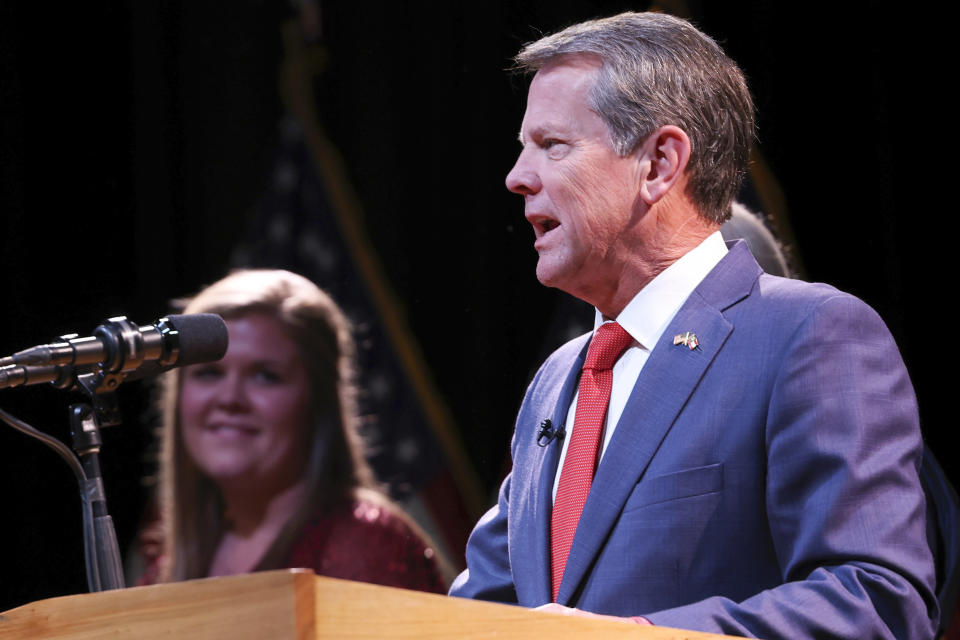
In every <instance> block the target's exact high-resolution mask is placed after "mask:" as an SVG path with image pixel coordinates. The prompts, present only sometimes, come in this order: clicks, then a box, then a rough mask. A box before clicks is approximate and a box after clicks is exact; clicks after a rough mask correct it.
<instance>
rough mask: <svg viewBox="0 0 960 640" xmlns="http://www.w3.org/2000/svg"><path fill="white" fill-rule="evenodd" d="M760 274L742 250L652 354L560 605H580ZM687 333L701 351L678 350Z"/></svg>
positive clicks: (611, 449)
mask: <svg viewBox="0 0 960 640" xmlns="http://www.w3.org/2000/svg"><path fill="white" fill-rule="evenodd" d="M744 251H746V255H744ZM751 264H752V267H751ZM758 274H759V267H757V266H756V262H755V261H754V260H753V257H752V256H751V255H750V254H749V251H748V250H746V245H742V243H738V244H737V245H736V246H734V247H733V248H732V249H731V251H730V252H729V253H728V255H727V256H726V257H725V258H724V259H723V260H721V262H720V263H719V264H718V265H717V267H715V268H714V270H713V271H711V272H710V274H709V275H708V276H707V277H706V278H705V279H704V281H703V282H702V283H701V284H700V286H699V287H697V289H696V290H695V291H694V292H693V293H692V294H691V295H690V298H688V299H687V301H686V302H685V303H684V305H683V307H681V309H680V311H678V312H677V315H676V316H675V317H674V319H673V321H672V322H671V323H670V326H669V327H667V330H666V331H664V333H663V336H661V338H660V341H659V342H658V344H657V345H656V346H655V347H654V349H653V351H652V352H651V353H650V357H649V359H648V360H647V362H646V364H644V367H643V370H642V371H641V372H640V376H639V378H638V379H637V383H636V386H635V387H634V390H633V392H632V393H631V395H630V399H629V400H628V402H627V405H626V407H624V411H623V415H622V416H621V417H620V421H619V422H618V423H617V428H616V431H615V432H614V434H613V438H612V439H611V441H610V444H609V446H608V447H607V450H606V453H604V456H603V459H602V460H601V462H600V466H599V467H598V469H597V475H596V476H595V477H594V481H593V485H592V487H591V489H590V494H589V496H588V497H587V502H586V505H585V506H584V510H583V514H582V515H581V517H580V524H579V525H578V527H577V532H576V535H575V536H574V539H573V545H572V547H571V549H570V555H569V557H568V558H567V566H566V569H565V571H564V575H563V581H562V582H561V584H560V592H559V595H558V597H557V601H558V602H559V603H560V604H568V605H572V604H575V602H572V599H573V597H574V595H575V594H576V592H577V589H578V587H579V585H580V583H581V581H582V580H583V578H584V576H585V575H586V574H587V571H588V569H589V568H590V566H591V565H592V564H593V562H594V560H595V558H596V556H597V554H598V553H599V552H600V550H601V549H602V547H603V541H604V540H605V539H606V538H607V536H608V535H609V533H610V530H611V529H612V527H613V526H614V524H615V523H616V520H617V518H618V516H619V515H620V511H621V509H622V508H623V505H624V503H625V502H626V500H627V498H628V497H629V496H630V494H631V492H632V491H633V488H634V487H635V486H636V484H637V482H638V481H639V480H640V478H641V477H642V476H643V474H644V472H645V471H646V469H647V466H648V465H649V464H650V460H651V459H652V458H653V456H654V454H655V453H656V451H657V449H658V448H659V446H660V444H661V442H662V441H663V439H664V437H666V435H667V433H668V432H669V430H670V428H671V427H672V426H673V423H674V422H675V421H676V418H677V416H678V415H679V414H680V411H681V410H682V409H683V407H684V405H685V404H686V402H687V400H688V398H689V397H690V395H691V394H692V393H693V392H694V390H695V389H696V387H697V384H698V383H699V382H700V379H701V378H702V377H703V375H704V373H705V372H706V371H707V369H708V368H709V366H710V364H711V363H712V362H713V360H714V358H715V357H716V355H717V354H718V353H719V352H720V350H721V349H722V348H723V345H724V343H725V342H726V340H727V337H728V336H729V335H730V332H731V331H732V330H733V326H732V325H731V324H730V323H729V322H728V321H727V320H726V319H725V318H724V316H723V313H722V310H723V309H725V308H727V307H729V306H730V305H731V304H734V303H735V302H737V301H739V300H741V299H742V298H743V297H744V296H746V295H747V294H748V293H749V291H750V288H751V287H752V286H753V283H754V282H755V281H756V278H757V275H758ZM687 331H689V332H692V333H695V334H696V336H697V338H698V340H699V343H700V344H699V346H698V347H697V348H696V349H693V350H691V349H689V348H688V347H686V346H683V345H674V344H673V337H674V336H675V335H677V334H683V333H685V332H687ZM568 404H569V401H568ZM555 468H556V463H554V469H555ZM547 526H548V527H549V523H548V524H547ZM547 531H549V528H548V529H547ZM548 566H549V558H548Z"/></svg>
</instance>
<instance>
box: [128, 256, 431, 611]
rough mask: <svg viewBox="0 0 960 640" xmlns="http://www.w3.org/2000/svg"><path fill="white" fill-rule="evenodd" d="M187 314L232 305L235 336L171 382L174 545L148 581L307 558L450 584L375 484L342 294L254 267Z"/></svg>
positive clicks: (397, 582) (212, 290) (229, 314)
mask: <svg viewBox="0 0 960 640" xmlns="http://www.w3.org/2000/svg"><path fill="white" fill-rule="evenodd" d="M184 312H185V313H217V314H220V315H221V316H222V317H223V319H224V321H225V322H226V324H227V329H228V332H229V335H230V345H229V348H228V350H227V353H226V355H225V356H224V358H223V360H221V361H219V362H215V363H209V364H202V365H196V366H190V367H186V368H184V369H183V370H182V371H173V372H170V373H169V374H168V376H169V377H168V379H167V380H166V381H165V383H166V388H165V393H164V399H163V403H162V405H163V406H162V410H163V453H162V468H161V505H162V509H161V511H162V517H161V519H160V525H161V529H160V530H161V531H162V534H161V535H162V544H160V545H154V546H153V547H151V546H150V545H145V546H144V553H145V555H146V556H147V558H146V561H147V569H146V573H145V575H144V577H143V579H142V580H141V583H150V582H156V581H171V580H174V581H175V580H187V579H192V578H201V577H206V576H220V575H231V574H238V573H247V572H251V571H261V570H266V569H277V568H285V567H307V568H311V569H313V570H314V571H315V572H316V573H317V574H318V575H325V576H331V577H336V578H344V579H349V580H360V581H364V582H372V583H377V584H384V585H390V586H396V587H405V588H411V589H419V590H424V591H434V592H443V591H444V589H445V585H444V581H443V579H442V577H441V573H440V571H439V569H438V559H437V558H436V557H435V553H434V550H433V548H432V547H431V546H430V544H429V542H428V541H427V540H426V537H425V536H424V535H423V534H422V533H421V532H420V531H419V529H418V528H417V527H416V526H415V525H414V523H413V522H412V521H411V520H410V519H409V518H408V517H407V516H406V515H405V514H404V513H402V512H401V511H400V510H399V509H398V508H397V507H396V506H394V505H393V504H391V503H390V501H389V500H388V499H387V498H386V497H385V496H384V495H383V494H381V493H379V492H378V491H376V490H375V489H374V488H373V486H374V483H373V475H372V473H371V471H370V468H369V467H368V465H367V463H366V461H365V459H364V457H363V455H362V450H361V445H360V439H359V436H358V434H357V424H356V420H357V418H356V408H355V400H354V396H355V389H354V386H353V383H352V376H353V357H354V345H353V340H352V337H351V335H350V326H349V323H348V322H347V320H346V318H345V317H344V315H343V313H342V312H341V311H340V309H339V308H338V307H337V306H336V304H335V303H334V302H333V300H332V299H331V298H330V297H329V296H328V295H327V294H325V293H324V292H323V291H321V290H320V289H319V288H317V287H316V286H315V285H314V284H313V283H312V282H310V281H309V280H307V279H306V278H303V277H301V276H298V275H295V274H293V273H290V272H287V271H267V270H248V271H240V272H236V273H233V274H231V275H229V276H227V277H226V278H223V279H222V280H220V281H219V282H217V283H215V284H213V285H211V286H209V287H207V288H206V289H204V290H203V291H201V292H200V293H199V294H198V295H197V296H196V297H194V298H193V299H192V300H191V301H190V302H189V304H187V306H186V308H185V309H184ZM151 548H153V549H154V551H153V552H152V553H151V551H150V549H151Z"/></svg>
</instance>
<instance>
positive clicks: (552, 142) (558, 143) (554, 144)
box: [540, 138, 570, 159]
mask: <svg viewBox="0 0 960 640" xmlns="http://www.w3.org/2000/svg"><path fill="white" fill-rule="evenodd" d="M540 146H542V147H543V148H544V150H545V151H546V152H547V156H548V157H550V158H554V159H557V158H562V157H563V156H565V155H567V152H568V151H569V150H570V145H569V144H567V143H566V142H564V141H563V140H557V139H555V138H548V139H546V140H544V141H543V143H542V144H541V145H540Z"/></svg>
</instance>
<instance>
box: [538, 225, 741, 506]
mask: <svg viewBox="0 0 960 640" xmlns="http://www.w3.org/2000/svg"><path fill="white" fill-rule="evenodd" d="M726 253H727V246H726V244H724V241H723V237H722V236H721V235H720V232H719V231H717V232H715V233H713V234H711V235H710V236H708V237H707V238H706V239H705V240H704V241H703V242H701V243H700V244H699V245H697V247H696V248H694V249H693V250H691V251H689V252H687V253H686V254H685V255H684V256H683V257H681V258H680V259H679V260H677V261H676V262H674V263H673V264H672V265H670V266H669V267H667V268H666V269H664V270H663V271H662V272H660V274H659V275H657V277H655V278H654V279H653V280H651V281H650V282H649V284H647V286H645V287H644V288H643V289H641V290H640V291H639V292H638V293H637V295H635V296H634V297H633V299H632V300H631V301H630V302H629V303H627V306H626V307H624V309H623V311H621V312H620V315H619V316H617V318H616V321H617V322H618V323H620V326H621V327H623V328H624V329H625V330H626V332H627V333H629V334H630V335H631V336H632V337H633V339H634V344H633V345H631V346H630V347H628V348H627V350H626V351H624V352H623V355H621V356H620V358H619V359H618V360H617V362H616V363H615V364H614V365H613V388H612V390H611V392H610V404H609V406H608V407H607V415H606V418H605V423H604V430H603V442H602V443H601V445H600V456H601V459H603V454H604V452H605V451H606V450H607V445H608V444H609V443H610V438H611V437H613V432H614V431H615V430H616V427H617V423H618V422H619V421H620V415H621V414H622V413H623V408H624V407H625V406H626V404H627V400H628V399H629V398H630V393H631V392H632V391H633V387H634V385H635V384H636V382H637V377H638V376H639V375H640V370H641V369H643V365H644V363H646V361H647V358H648V357H649V356H650V351H651V350H652V349H653V347H654V346H655V345H656V344H657V342H658V341H659V340H660V337H661V336H662V335H663V332H664V331H665V330H666V328H667V325H669V324H670V322H671V321H672V320H673V317H674V316H675V315H677V311H679V310H680V307H681V306H683V303H684V302H686V300H687V298H688V297H690V294H691V293H693V290H694V289H696V288H697V286H698V285H699V284H700V282H701V281H702V280H703V279H704V278H705V277H706V276H707V274H708V273H710V272H711V271H712V270H713V268H714V267H715V266H717V263H718V262H720V260H722V259H723V257H724V256H725V255H726ZM604 322H610V320H609V319H605V318H604V317H603V315H602V314H601V313H600V311H597V312H596V319H595V320H594V327H593V328H594V331H596V329H597V327H599V326H600V325H601V324H603V323H604ZM578 395H579V392H577V393H574V396H573V401H572V402H571V403H570V408H569V409H568V410H567V420H566V424H565V429H566V432H567V434H566V436H565V437H564V439H563V449H562V450H561V451H560V463H559V464H558V465H557V475H556V476H555V477H554V480H553V498H554V500H556V498H557V487H558V486H559V484H560V472H561V471H562V470H563V461H564V460H565V459H566V457H567V447H568V446H569V445H570V439H571V437H572V436H573V421H574V418H575V416H576V413H577V397H578Z"/></svg>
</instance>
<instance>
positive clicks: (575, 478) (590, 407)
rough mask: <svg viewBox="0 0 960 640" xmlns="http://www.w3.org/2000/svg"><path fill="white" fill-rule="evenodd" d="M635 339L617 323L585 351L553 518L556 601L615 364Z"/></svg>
mask: <svg viewBox="0 0 960 640" xmlns="http://www.w3.org/2000/svg"><path fill="white" fill-rule="evenodd" d="M631 342H633V338H631V337H630V334H629V333H627V332H626V331H624V329H623V327H621V326H620V325H619V324H617V323H616V322H607V323H606V324H602V325H600V328H598V329H597V331H596V333H595V334H594V336H593V340H591V341H590V348H589V349H587V360H586V362H585V363H584V364H583V373H582V374H581V375H580V391H579V395H578V396H577V412H576V415H575V416H574V420H573V433H572V435H571V439H570V444H569V445H568V447H567V456H566V458H564V461H563V471H562V472H561V473H560V485H559V486H558V487H557V497H556V500H554V503H553V514H552V516H551V518H550V560H551V567H552V572H553V573H552V577H553V601H554V602H556V601H557V593H558V592H559V591H560V580H561V578H563V570H564V569H565V568H566V566H567V556H568V555H569V554H570V545H571V544H573V535H574V534H575V533H576V531H577V522H579V521H580V514H581V513H583V505H584V504H585V503H586V501H587V494H588V493H590V485H591V484H592V483H593V474H594V473H595V472H596V470H597V459H598V455H597V454H598V453H599V451H600V435H601V434H602V433H603V419H604V417H605V416H606V414H607V405H608V404H609V403H610V389H611V387H612V386H613V363H614V362H616V361H617V358H619V357H620V354H621V353H623V351H624V349H626V348H627V347H628V346H630V343H631Z"/></svg>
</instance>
